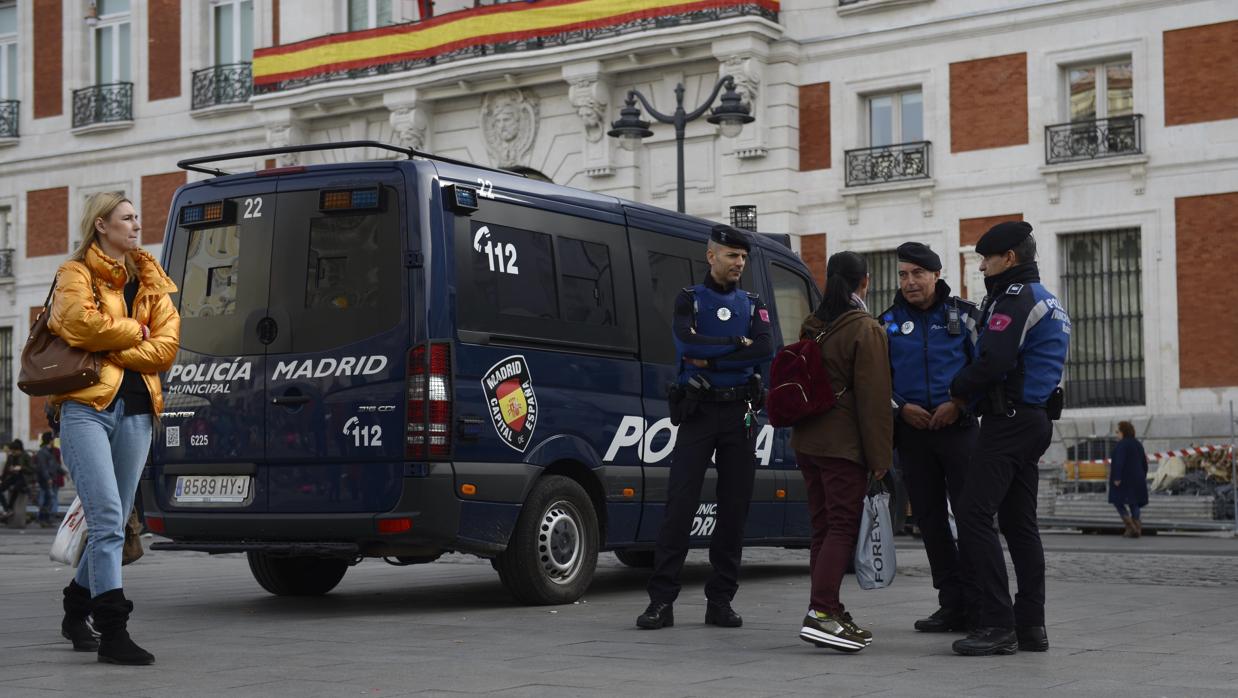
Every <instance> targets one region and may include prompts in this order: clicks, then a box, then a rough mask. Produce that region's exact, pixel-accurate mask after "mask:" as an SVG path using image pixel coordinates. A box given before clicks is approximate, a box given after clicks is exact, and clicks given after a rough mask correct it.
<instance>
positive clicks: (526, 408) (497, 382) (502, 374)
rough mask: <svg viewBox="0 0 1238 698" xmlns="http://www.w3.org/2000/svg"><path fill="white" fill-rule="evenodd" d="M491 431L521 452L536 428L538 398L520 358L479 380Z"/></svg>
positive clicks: (502, 363)
mask: <svg viewBox="0 0 1238 698" xmlns="http://www.w3.org/2000/svg"><path fill="white" fill-rule="evenodd" d="M481 388H482V391H483V392H484V393H485V394H486V404H487V406H488V407H489V411H490V421H492V422H493V423H494V431H495V432H496V433H497V434H498V435H499V438H500V439H503V442H504V443H506V444H507V445H508V446H511V447H512V448H514V449H516V450H517V451H520V452H521V453H523V452H524V450H525V449H526V448H528V447H529V442H530V441H532V439H533V429H534V428H535V427H536V426H537V396H536V395H534V394H533V376H532V375H530V374H529V364H528V362H527V361H525V358H524V357H523V356H520V355H516V356H509V357H507V358H506V359H503V360H502V361H499V362H498V363H497V364H495V365H493V366H491V367H490V370H488V371H486V373H485V375H484V376H482V379H481Z"/></svg>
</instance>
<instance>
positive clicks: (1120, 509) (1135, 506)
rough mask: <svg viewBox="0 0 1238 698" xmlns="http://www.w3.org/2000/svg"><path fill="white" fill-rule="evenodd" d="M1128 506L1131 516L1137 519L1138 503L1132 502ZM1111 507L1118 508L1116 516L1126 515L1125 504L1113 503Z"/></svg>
mask: <svg viewBox="0 0 1238 698" xmlns="http://www.w3.org/2000/svg"><path fill="white" fill-rule="evenodd" d="M1130 506H1131V512H1130V516H1131V518H1132V519H1136V520H1137V519H1139V505H1138V504H1132V505H1130ZM1113 508H1115V509H1117V510H1118V516H1126V505H1125V504H1114V505H1113Z"/></svg>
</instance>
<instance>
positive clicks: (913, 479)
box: [881, 242, 980, 633]
mask: <svg viewBox="0 0 1238 698" xmlns="http://www.w3.org/2000/svg"><path fill="white" fill-rule="evenodd" d="M897 254H898V287H899V290H898V291H896V292H895V293H894V303H893V305H891V306H890V308H889V309H887V310H886V311H885V312H884V313H882V314H881V321H882V322H883V323H885V328H886V334H887V335H889V341H890V369H891V371H892V372H893V374H894V404H895V405H896V408H897V409H896V413H895V420H894V445H895V446H896V447H897V449H898V464H899V473H900V474H901V475H902V476H903V482H904V483H905V484H906V485H907V495H908V497H909V499H910V500H911V511H912V513H913V514H914V515H915V517H916V525H917V526H919V528H920V534H921V540H922V541H923V543H924V551H925V553H927V554H928V561H929V569H930V570H931V571H932V575H933V588H934V589H936V590H937V601H938V608H937V610H936V611H934V612H933V613H932V615H930V616H928V617H927V618H921V619H920V620H917V621H916V622H915V628H916V630H919V631H920V632H926V633H944V632H956V631H960V630H966V629H967V626H968V616H969V614H972V615H974V609H972V608H971V606H973V605H974V603H975V597H976V593H975V591H974V584H973V582H972V579H971V575H970V574H968V573H967V572H966V571H965V570H964V569H963V565H962V564H961V562H960V559H959V550H958V545H957V544H956V543H955V540H954V533H953V531H951V530H950V508H951V507H953V508H954V509H958V506H959V497H960V496H962V493H963V482H964V480H965V479H966V474H967V465H968V463H969V461H970V459H971V452H972V448H973V447H974V446H975V444H976V433H977V431H978V429H977V422H976V418H975V416H973V415H972V414H971V413H970V412H969V411H968V405H967V404H966V403H965V402H963V400H961V399H957V398H956V399H954V400H952V399H951V398H950V381H951V380H953V379H954V376H955V375H956V374H958V372H959V371H960V370H962V369H963V367H964V366H966V365H967V364H969V363H971V360H972V356H973V353H974V348H975V342H976V337H977V328H976V323H977V322H978V321H979V318H980V308H979V307H977V306H976V304H975V303H970V302H968V301H966V300H964V299H962V298H958V297H954V296H951V295H950V286H949V285H948V284H947V283H946V282H945V281H944V280H943V279H942V278H941V258H940V257H938V256H937V253H936V252H933V251H932V250H931V249H929V248H928V246H927V245H924V244H921V243H918V242H908V243H904V244H902V245H899V247H898V251H897Z"/></svg>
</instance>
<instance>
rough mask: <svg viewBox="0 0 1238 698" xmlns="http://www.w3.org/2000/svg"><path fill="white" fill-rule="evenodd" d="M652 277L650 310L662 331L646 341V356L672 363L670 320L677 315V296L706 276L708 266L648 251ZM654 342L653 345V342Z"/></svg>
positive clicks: (673, 350) (652, 359)
mask: <svg viewBox="0 0 1238 698" xmlns="http://www.w3.org/2000/svg"><path fill="white" fill-rule="evenodd" d="M647 258H648V262H649V279H650V286H651V287H652V292H653V298H652V301H653V303H652V307H651V308H647V309H646V312H651V313H652V315H653V318H654V322H653V323H652V324H653V326H654V327H659V328H661V331H660V332H657V333H650V338H649V340H648V341H647V342H646V347H645V349H646V350H645V352H644V353H645V359H646V360H647V361H652V362H654V363H663V364H670V363H674V362H675V342H674V340H673V339H671V320H672V316H673V315H674V314H675V297H676V296H678V295H679V292H680V291H682V290H683V289H684V288H686V287H688V286H692V285H693V284H696V283H698V282H699V281H700V280H701V279H704V278H705V274H706V273H708V270H709V265H707V264H705V262H703V261H699V260H690V259H688V258H687V257H679V256H676V255H672V254H665V253H662V252H649V253H648V255H647ZM651 344H652V345H651Z"/></svg>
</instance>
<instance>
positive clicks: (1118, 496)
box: [1109, 422, 1148, 538]
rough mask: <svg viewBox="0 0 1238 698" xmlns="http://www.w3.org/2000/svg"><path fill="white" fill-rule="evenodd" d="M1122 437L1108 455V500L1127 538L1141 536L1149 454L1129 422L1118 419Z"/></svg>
mask: <svg viewBox="0 0 1238 698" xmlns="http://www.w3.org/2000/svg"><path fill="white" fill-rule="evenodd" d="M1118 435H1119V436H1120V437H1121V439H1120V440H1119V441H1118V443H1117V445H1116V446H1114V447H1113V455H1111V456H1109V503H1110V504H1112V505H1113V506H1114V508H1116V509H1117V510H1118V516H1121V517H1122V523H1123V524H1125V525H1126V530H1125V531H1124V532H1123V533H1122V535H1123V536H1124V537H1126V538H1138V537H1139V536H1141V535H1143V523H1142V522H1141V521H1140V519H1139V514H1140V509H1141V508H1142V507H1146V506H1147V505H1148V454H1146V453H1144V450H1143V444H1142V443H1140V442H1139V439H1136V438H1135V427H1134V425H1132V424H1131V423H1130V422H1118Z"/></svg>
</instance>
